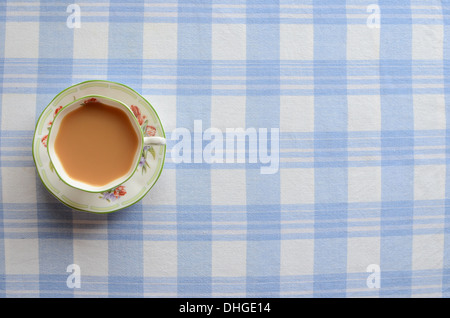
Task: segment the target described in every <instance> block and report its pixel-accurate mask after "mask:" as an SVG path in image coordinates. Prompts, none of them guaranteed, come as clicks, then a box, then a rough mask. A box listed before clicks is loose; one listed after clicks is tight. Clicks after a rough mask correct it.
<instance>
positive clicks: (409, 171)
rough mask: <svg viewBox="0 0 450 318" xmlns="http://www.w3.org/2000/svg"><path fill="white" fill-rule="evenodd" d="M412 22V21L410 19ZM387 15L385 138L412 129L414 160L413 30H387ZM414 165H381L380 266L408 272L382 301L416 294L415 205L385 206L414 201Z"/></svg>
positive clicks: (408, 139)
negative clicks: (395, 231)
mask: <svg viewBox="0 0 450 318" xmlns="http://www.w3.org/2000/svg"><path fill="white" fill-rule="evenodd" d="M390 3H391V1H380V3H379V4H380V10H381V11H383V9H384V7H385V6H389V5H390ZM398 4H399V5H402V6H404V7H403V10H404V13H405V14H408V13H410V11H409V7H408V5H409V1H398ZM405 19H407V17H405ZM387 23H389V22H386V21H385V19H384V17H383V15H381V28H380V30H381V31H380V85H381V89H380V91H381V95H380V98H381V136H382V137H384V134H385V132H387V131H390V130H399V129H400V130H407V131H411V133H410V134H408V135H406V136H405V138H403V144H404V145H405V146H406V147H409V148H408V149H409V150H410V154H409V155H410V156H413V155H414V149H413V148H412V147H413V146H414V132H413V131H412V130H413V128H414V121H413V100H412V81H411V78H412V73H411V71H412V69H411V59H412V26H411V21H410V23H405V24H403V25H396V26H393V25H388V24H387ZM385 59H388V60H391V59H401V60H402V63H401V64H398V67H391V66H390V65H385V64H384V60H385ZM400 68H401V69H402V71H401V72H403V74H405V76H406V78H405V79H404V80H407V81H408V79H409V81H408V83H405V81H402V84H403V85H406V86H405V90H404V92H403V95H399V94H397V95H396V96H393V95H388V94H389V93H390V92H391V88H388V87H389V86H391V85H393V84H394V85H396V84H397V83H398V82H397V81H398V80H397V78H396V73H397V72H398V71H399V70H400ZM386 146H387V147H389V146H390V145H389V144H386V142H383V140H382V143H381V155H382V157H385V154H384V149H385V147H386ZM413 164H414V161H412V164H411V165H398V166H382V170H381V183H382V186H381V200H382V202H381V207H382V211H381V233H380V237H381V241H380V267H381V270H382V271H383V273H384V272H385V271H386V272H389V271H395V270H399V269H400V268H402V269H403V270H405V272H403V273H400V274H399V275H397V276H395V277H390V275H383V276H382V277H381V286H388V287H389V286H392V285H396V286H398V287H402V289H400V290H396V291H393V290H390V289H388V288H387V289H384V288H381V289H380V296H393V295H396V296H406V297H408V296H410V295H411V274H410V272H409V271H408V269H411V267H412V259H411V255H412V234H413V231H412V219H413V213H414V206H406V207H403V208H396V209H391V208H389V207H386V203H388V202H389V201H396V200H413V199H414V165H413ZM391 217H396V218H398V219H399V220H401V222H402V223H403V225H404V227H405V228H404V230H403V235H401V236H396V235H389V234H390V233H391V231H390V230H389V226H388V225H387V224H386V221H387V218H391Z"/></svg>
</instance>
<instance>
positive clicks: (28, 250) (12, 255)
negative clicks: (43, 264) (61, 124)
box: [5, 239, 65, 275]
mask: <svg viewBox="0 0 450 318" xmlns="http://www.w3.org/2000/svg"><path fill="white" fill-rule="evenodd" d="M64 270H65V269H62V271H64ZM5 274H6V275H30V274H39V240H37V239H5Z"/></svg>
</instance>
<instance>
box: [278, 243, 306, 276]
mask: <svg viewBox="0 0 450 318" xmlns="http://www.w3.org/2000/svg"><path fill="white" fill-rule="evenodd" d="M313 274H314V240H312V239H311V240H309V239H305V240H283V241H281V247H280V275H282V276H284V275H285V276H288V275H313Z"/></svg>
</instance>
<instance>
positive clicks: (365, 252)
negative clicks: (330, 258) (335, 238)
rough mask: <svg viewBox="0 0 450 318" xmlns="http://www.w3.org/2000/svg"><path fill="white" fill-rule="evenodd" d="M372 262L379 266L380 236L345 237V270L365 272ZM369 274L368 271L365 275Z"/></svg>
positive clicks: (376, 228) (375, 229) (374, 228)
mask: <svg viewBox="0 0 450 318" xmlns="http://www.w3.org/2000/svg"><path fill="white" fill-rule="evenodd" d="M371 221H373V220H372V219H371ZM371 229H372V230H374V231H378V230H379V227H371ZM355 230H356V229H355ZM362 231H364V229H362ZM366 231H367V230H366ZM372 264H374V265H378V266H380V237H379V236H374V237H349V238H348V239H347V271H348V272H350V273H361V272H365V271H367V267H368V266H369V265H372ZM380 269H381V271H382V270H383V269H382V268H380ZM370 274H371V272H368V273H367V276H369V275H370Z"/></svg>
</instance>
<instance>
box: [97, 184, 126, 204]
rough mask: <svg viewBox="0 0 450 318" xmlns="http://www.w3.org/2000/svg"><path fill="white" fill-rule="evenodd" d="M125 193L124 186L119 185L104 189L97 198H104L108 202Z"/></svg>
mask: <svg viewBox="0 0 450 318" xmlns="http://www.w3.org/2000/svg"><path fill="white" fill-rule="evenodd" d="M125 194H127V191H126V190H125V186H123V185H121V186H118V187H117V188H115V189H111V190H109V191H105V192H102V193H101V196H99V199H103V200H106V201H108V202H111V201H115V200H117V199H120V198H121V197H123V196H124V195H125Z"/></svg>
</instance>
